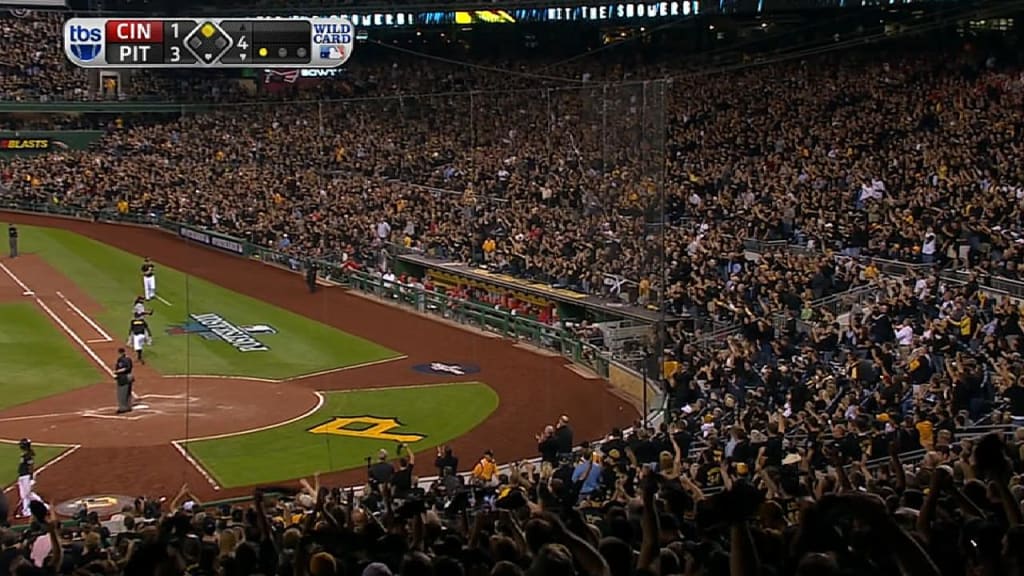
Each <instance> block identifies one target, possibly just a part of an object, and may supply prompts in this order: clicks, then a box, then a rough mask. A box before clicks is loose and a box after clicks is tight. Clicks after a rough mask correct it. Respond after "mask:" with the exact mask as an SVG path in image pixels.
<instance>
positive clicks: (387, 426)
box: [307, 415, 427, 444]
mask: <svg viewBox="0 0 1024 576" xmlns="http://www.w3.org/2000/svg"><path fill="white" fill-rule="evenodd" d="M401 426H402V423H401V422H399V421H398V418H381V417H379V416H369V415H364V416H335V417H334V418H332V419H330V420H328V421H327V422H324V423H323V424H317V425H316V426H314V427H312V428H310V429H309V430H307V431H308V432H310V433H312V434H332V435H334V436H350V437H352V438H364V439H367V440H386V441H388V442H404V443H406V444H411V443H413V442H419V441H420V440H423V439H424V438H426V437H427V436H426V434H415V433H412V432H406V433H397V432H391V430H394V429H395V428H400V427H401Z"/></svg>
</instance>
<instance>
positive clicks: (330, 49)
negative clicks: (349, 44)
mask: <svg viewBox="0 0 1024 576" xmlns="http://www.w3.org/2000/svg"><path fill="white" fill-rule="evenodd" d="M320 58H321V59H323V60H342V59H344V58H345V47H344V46H321V47H320Z"/></svg>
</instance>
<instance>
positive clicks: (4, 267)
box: [0, 262, 36, 296]
mask: <svg viewBox="0 0 1024 576" xmlns="http://www.w3.org/2000/svg"><path fill="white" fill-rule="evenodd" d="M0 269H2V270H3V271H4V272H6V273H7V275H8V276H10V277H11V280H14V282H15V283H16V284H17V285H18V286H19V287H20V288H21V290H22V292H21V293H22V295H23V296H35V295H36V293H35V292H33V291H32V290H31V289H30V288H29V287H28V286H25V283H24V282H22V281H21V278H18V277H17V276H15V275H14V272H11V269H10V268H8V267H7V265H6V264H4V263H3V262H0Z"/></svg>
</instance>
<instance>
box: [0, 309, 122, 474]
mask: <svg viewBox="0 0 1024 576" xmlns="http://www.w3.org/2000/svg"><path fill="white" fill-rule="evenodd" d="M0 327H2V328H0V366H2V371H3V375H2V376H0V409H4V408H10V407H11V406H16V405H18V404H25V403H27V402H31V401H33V400H38V399H40V398H46V397H47V396H53V395H55V394H60V393H61V392H67V391H68V390H73V389H75V388H81V387H83V386H88V385H90V384H96V383H99V382H106V381H109V379H110V378H109V377H108V376H107V375H106V374H105V373H103V372H100V370H99V368H97V367H96V365H95V364H93V363H92V362H91V361H89V359H88V358H86V356H85V355H84V354H82V351H81V350H80V349H78V348H77V347H76V346H75V345H74V344H72V343H71V341H70V340H68V339H67V336H65V335H64V333H63V332H61V331H60V329H58V328H57V327H56V326H54V325H53V323H52V322H50V319H49V318H47V317H46V316H45V315H44V314H43V311H42V310H40V309H39V308H38V307H37V306H36V305H35V304H34V303H32V302H31V300H26V301H24V302H16V303H14V302H12V303H5V304H0ZM0 462H3V460H0Z"/></svg>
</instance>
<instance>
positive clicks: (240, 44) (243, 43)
mask: <svg viewBox="0 0 1024 576" xmlns="http://www.w3.org/2000/svg"><path fill="white" fill-rule="evenodd" d="M235 46H237V47H238V48H241V49H242V50H248V49H249V43H248V42H246V41H245V34H242V35H241V36H239V37H238V43H237V44H235Z"/></svg>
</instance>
